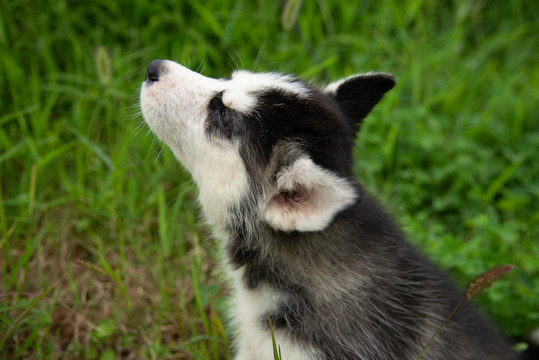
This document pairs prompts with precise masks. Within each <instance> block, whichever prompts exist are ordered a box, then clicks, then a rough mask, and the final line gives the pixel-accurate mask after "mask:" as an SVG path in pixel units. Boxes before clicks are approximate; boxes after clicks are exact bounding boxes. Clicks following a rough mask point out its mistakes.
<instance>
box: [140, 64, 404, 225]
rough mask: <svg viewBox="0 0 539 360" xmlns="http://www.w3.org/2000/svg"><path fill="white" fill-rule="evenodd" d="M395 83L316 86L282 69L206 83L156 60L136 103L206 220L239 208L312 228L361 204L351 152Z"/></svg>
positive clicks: (227, 216) (225, 217) (218, 220)
mask: <svg viewBox="0 0 539 360" xmlns="http://www.w3.org/2000/svg"><path fill="white" fill-rule="evenodd" d="M394 84H395V80H394V78H393V77H392V76H391V75H388V74H366V75H355V76H351V77H349V78H347V79H344V80H341V81H338V82H336V83H332V84H330V85H328V86H327V87H325V88H321V89H317V88H315V87H313V86H311V85H309V84H308V83H305V82H303V81H301V80H299V79H297V78H294V77H291V76H288V75H282V74H278V73H262V74H257V73H251V72H246V71H237V72H234V73H233V74H232V77H231V78H230V79H219V80H216V79H211V78H207V77H204V76H202V75H200V74H198V73H196V72H193V71H191V70H189V69H187V68H185V67H183V66H181V65H179V64H177V63H175V62H172V61H168V60H163V61H162V60H153V61H152V62H151V63H150V65H149V67H148V71H147V74H146V80H145V81H144V83H143V84H142V90H141V95H140V104H141V108H142V113H143V115H144V119H145V121H146V122H147V124H148V125H149V126H150V128H151V129H152V131H153V132H154V133H155V134H156V135H157V136H158V137H159V138H160V139H161V140H163V141H164V142H165V143H166V144H167V145H168V146H169V147H170V149H171V150H172V151H173V152H174V154H175V155H176V157H177V158H178V160H179V161H180V162H181V163H182V164H183V165H184V166H185V167H186V168H187V169H188V170H189V172H191V174H192V176H193V179H194V180H195V182H196V183H197V185H198V186H199V190H200V199H199V200H200V202H201V204H202V206H203V210H204V213H205V215H206V217H207V218H208V221H209V222H210V223H213V224H214V225H226V224H227V223H228V222H230V221H232V218H233V216H232V215H233V213H235V211H237V209H239V208H240V207H241V206H240V205H241V204H243V207H242V208H243V209H245V204H249V206H248V209H247V210H248V211H249V213H250V214H254V216H255V217H256V218H257V219H258V220H260V221H263V222H265V223H267V224H269V225H270V226H271V227H273V228H274V229H277V230H282V231H294V230H297V231H318V230H322V229H324V228H325V227H327V226H328V224H329V223H330V222H331V221H332V219H333V218H334V217H335V215H336V214H337V213H339V212H340V211H342V210H343V209H345V208H347V207H349V206H350V205H352V204H353V203H354V202H355V201H356V200H357V198H358V194H357V187H356V186H355V182H354V180H353V177H352V146H353V143H354V138H355V132H356V131H357V129H358V127H359V125H360V123H361V121H362V119H363V118H364V117H365V116H366V115H367V114H368V113H369V112H370V110H371V109H372V108H373V107H374V105H376V103H378V101H379V100H380V99H381V98H382V96H383V95H384V93H385V92H387V91H388V90H389V89H391V88H392V87H393V86H394Z"/></svg>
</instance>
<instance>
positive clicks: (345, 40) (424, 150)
mask: <svg viewBox="0 0 539 360" xmlns="http://www.w3.org/2000/svg"><path fill="white" fill-rule="evenodd" d="M355 3H359V5H356V4H355ZM404 3H406V5H403V4H404ZM0 8H1V9H2V11H1V12H0V92H1V96H0V188H1V191H0V339H2V344H1V348H0V358H6V359H7V358H9V359H14V358H40V359H81V358H85V359H114V358H148V359H158V358H177V359H184V358H186V359H229V358H230V357H229V355H228V351H227V349H228V347H229V333H228V330H226V327H225V325H224V324H225V323H226V321H225V320H224V319H225V316H224V309H225V308H226V302H225V300H224V299H225V298H226V294H227V290H226V286H225V284H224V283H223V282H222V281H221V270H220V269H219V265H218V261H219V260H218V258H219V255H218V254H217V251H216V249H217V246H216V245H215V243H214V242H213V241H212V240H211V233H210V232H209V231H208V230H207V229H206V228H205V227H204V226H202V225H201V221H200V211H199V209H198V208H197V206H196V204H195V198H196V189H195V186H194V184H193V183H192V181H191V180H190V178H189V176H188V175H187V174H186V173H185V172H184V171H183V170H182V169H181V168H180V166H179V165H178V164H177V163H176V161H175V160H174V158H173V156H172V154H171V153H170V151H169V150H168V149H166V148H163V146H162V145H161V144H160V143H159V142H158V140H157V139H156V138H155V137H154V136H153V135H152V134H148V129H147V127H146V126H145V125H144V124H142V119H141V117H140V115H139V109H138V105H137V101H138V90H139V86H140V83H141V81H142V80H143V78H144V74H145V71H146V66H147V64H148V62H149V61H150V60H152V59H154V58H169V59H173V60H176V61H179V62H181V63H183V64H186V65H189V66H190V67H191V68H193V69H199V70H202V72H203V73H204V74H205V75H207V76H213V77H223V76H228V75H229V73H230V71H231V70H233V69H236V68H247V69H252V70H256V71H270V70H280V71H284V72H292V73H295V74H298V75H300V76H302V77H305V78H309V79H313V80H314V81H315V82H317V83H324V82H329V81H332V80H336V79H338V78H342V77H344V76H347V75H350V74H353V73H355V72H364V71H369V70H377V71H385V72H391V73H393V74H395V75H396V76H397V78H398V84H397V87H396V88H395V89H394V90H392V92H390V93H389V94H388V95H387V96H386V97H385V98H384V100H383V101H382V103H381V104H380V105H379V106H378V107H377V108H376V110H375V111H374V112H373V113H372V114H371V116H370V117H369V118H368V120H367V122H366V123H365V125H364V127H363V130H362V135H361V136H360V138H359V140H358V147H357V150H356V159H357V162H356V170H357V174H358V176H359V177H360V178H361V179H362V181H363V183H364V184H365V185H366V186H367V187H368V188H369V189H370V190H371V191H372V192H374V193H375V194H376V195H377V196H378V197H379V198H380V199H381V200H382V202H384V203H385V204H386V205H387V207H388V208H389V209H391V210H392V211H393V213H394V214H395V215H396V216H397V218H398V219H400V221H401V222H402V223H403V225H404V227H405V229H406V231H407V232H408V233H409V234H410V239H411V240H412V241H413V242H414V243H415V244H417V245H418V247H420V248H421V249H422V250H423V251H424V252H425V253H427V254H428V255H429V256H430V257H431V258H432V259H434V260H435V261H436V262H437V263H438V264H440V265H441V266H442V267H444V268H445V269H447V270H448V271H449V272H451V273H452V274H453V275H454V276H455V278H456V279H457V281H459V283H460V284H461V285H462V287H463V288H464V285H465V284H466V283H467V282H468V281H469V280H471V279H472V278H474V277H475V276H476V275H478V274H479V273H481V272H482V271H484V270H486V269H488V268H490V267H492V266H494V265H498V264H507V263H510V264H514V265H516V269H515V270H514V271H513V272H512V273H511V274H510V275H509V276H508V278H507V279H506V280H502V281H500V282H499V283H497V284H495V285H494V286H493V287H492V288H491V289H489V291H488V292H487V293H486V294H484V295H481V296H480V297H479V298H478V302H479V303H481V304H482V305H483V306H484V308H485V311H487V312H488V313H489V314H491V316H492V318H493V319H494V321H495V322H496V323H497V324H498V326H500V328H502V329H503V330H504V332H505V334H506V335H507V336H509V337H520V336H523V335H526V334H528V333H529V332H530V331H531V330H532V329H533V328H536V327H538V326H539V308H538V307H537V303H538V301H539V261H538V260H537V259H538V258H539V241H538V238H539V208H538V206H537V204H538V202H539V161H538V160H539V158H538V155H537V153H538V151H537V149H539V121H538V120H539V108H538V107H537V104H538V100H539V65H538V64H539V52H538V51H537V49H539V38H538V37H537V36H536V34H537V33H538V30H539V25H538V22H537V14H539V4H536V3H535V2H533V1H524V0H522V1H519V0H514V1H510V2H499V1H486V0H484V1H473V2H471V1H466V0H454V1H451V2H434V1H423V0H413V1H408V2H400V1H396V0H388V1H361V2H353V1H344V0H339V1H331V2H330V1H327V0H318V1H304V2H303V3H302V6H301V8H300V9H299V12H298V15H297V18H295V17H294V16H293V14H287V15H286V16H285V17H284V22H283V23H281V19H282V11H283V8H284V3H281V2H278V1H269V0H268V1H257V2H252V1H241V0H234V1H232V0H221V1H215V2H213V3H208V2H204V5H202V2H199V1H195V0H188V1H173V0H170V1H159V2H155V1H152V2H150V1H146V0H145V1H142V0H138V1H137V0H134V1H129V2H128V1H116V2H110V1H92V2H75V1H61V0H56V1H32V0H28V1H25V0H19V1H7V0H0ZM283 25H284V26H286V27H287V28H289V29H290V30H284V28H283ZM57 282H58V283H57ZM56 284H57V285H56ZM55 285H56V286H55ZM283 357H284V358H286V354H283Z"/></svg>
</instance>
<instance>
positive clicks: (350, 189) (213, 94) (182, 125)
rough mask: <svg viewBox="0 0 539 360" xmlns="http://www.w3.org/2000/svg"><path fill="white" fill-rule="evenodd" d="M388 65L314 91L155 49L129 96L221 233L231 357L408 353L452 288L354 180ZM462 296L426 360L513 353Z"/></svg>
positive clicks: (436, 321) (301, 358)
mask: <svg viewBox="0 0 539 360" xmlns="http://www.w3.org/2000/svg"><path fill="white" fill-rule="evenodd" d="M394 84H395V79H394V78H393V77H392V76H391V75H388V74H376V73H371V74H366V75H355V76H351V77H349V78H347V79H345V80H342V81H339V82H336V83H333V84H330V85H329V86H327V87H325V88H321V89H317V88H314V87H313V86H311V85H309V84H307V83H305V82H303V81H300V80H299V79H297V78H295V77H291V76H288V75H282V74H278V73H263V74H255V73H251V72H247V71H237V72H234V73H233V75H232V77H231V78H230V79H220V80H217V79H211V78H207V77H204V76H202V75H200V74H198V73H196V72H193V71H191V70H189V69H187V68H185V67H183V66H181V65H179V64H177V63H175V62H172V61H168V60H153V61H152V62H151V63H150V65H149V67H148V71H147V74H146V81H144V83H143V84H142V89H141V95H140V103H141V108H142V113H143V115H144V119H145V121H146V122H147V124H148V125H149V127H150V128H151V130H152V131H153V132H154V133H155V134H156V135H157V136H158V137H159V138H160V139H161V140H162V141H164V142H165V143H166V144H167V145H168V146H169V147H170V149H171V150H172V151H173V152H174V154H175V156H176V157H177V158H178V160H179V161H180V162H181V163H182V164H183V165H184V166H185V167H186V168H187V169H188V170H189V172H190V173H191V174H192V177H193V179H194V180H195V182H196V183H197V185H198V187H199V189H200V198H199V201H200V204H201V205H202V209H203V212H204V214H205V217H206V219H207V221H208V223H210V224H211V225H212V226H213V227H214V230H215V233H216V236H217V237H218V238H219V239H220V240H221V244H222V247H223V251H224V254H225V262H224V263H225V268H226V270H227V273H228V274H229V276H230V279H231V282H232V286H233V292H234V299H233V301H232V305H233V309H232V319H233V322H234V326H235V329H236V342H235V343H236V356H235V359H237V360H264V359H273V352H272V339H271V333H270V327H269V321H268V316H269V318H270V319H271V323H272V324H273V328H274V330H275V340H276V342H277V344H278V345H279V346H280V348H281V352H282V356H283V358H284V359H288V360H315V359H316V360H322V359H324V360H329V359H334V360H343V359H399V360H401V359H415V358H417V356H418V355H419V354H420V353H421V350H422V348H423V347H424V346H425V344H426V343H427V341H428V339H429V338H430V337H431V336H432V334H433V333H434V332H435V331H436V329H437V328H438V327H439V326H440V324H442V322H443V321H444V319H445V318H446V317H447V315H448V314H449V313H450V312H451V311H452V309H453V308H454V307H455V305H456V304H457V303H458V302H459V300H460V299H461V294H459V292H458V291H456V290H455V289H454V287H453V285H452V284H451V283H450V282H449V281H448V280H447V278H446V277H445V276H444V275H442V273H441V272H440V271H439V270H438V269H437V268H436V267H435V266H433V265H432V264H431V263H429V262H428V261H426V260H425V259H423V258H422V257H421V256H419V255H418V254H417V253H416V252H415V251H414V250H413V249H412V247H411V246H410V245H409V244H408V243H407V242H406V240H405V238H404V236H403V234H402V232H401V230H399V228H398V226H396V225H395V223H394V222H393V221H392V220H391V219H390V218H389V217H388V216H387V215H386V214H385V213H384V211H383V210H382V209H381V208H380V207H379V206H378V205H377V203H376V202H375V200H373V198H372V197H371V196H369V195H368V194H367V193H366V192H365V190H364V188H363V187H362V186H361V185H360V184H359V183H358V182H357V181H356V180H355V179H354V176H353V172H352V161H353V159H352V147H353V144H354V138H355V133H356V131H357V130H358V127H359V124H360V123H361V121H362V119H363V118H364V117H365V116H366V115H367V114H368V113H369V111H370V110H371V109H372V108H373V107H374V105H376V103H377V102H378V101H379V100H380V99H381V98H382V96H383V95H384V93H385V92H387V91H388V90H390V89H391V88H393V86H394ZM514 356H515V355H514V354H513V353H512V352H511V350H510V348H509V347H508V346H507V345H506V343H505V341H504V340H503V339H502V337H501V336H500V335H498V333H497V332H496V331H495V329H494V328H493V327H492V326H491V325H490V324H489V323H488V322H487V321H486V320H484V319H483V318H482V317H481V316H480V315H479V314H478V313H477V312H476V311H475V310H474V309H473V308H472V307H470V306H469V305H465V306H463V307H462V308H461V309H460V310H459V311H458V312H457V314H456V315H455V317H454V318H453V319H452V320H451V321H450V322H449V324H448V325H447V326H446V327H445V328H444V330H443V331H442V332H441V333H440V334H439V336H438V337H437V338H436V339H435V341H434V342H433V343H432V345H431V346H430V347H429V349H428V350H427V351H426V353H425V355H424V356H423V358H424V359H459V360H462V359H489V360H492V359H504V360H505V359H511V358H514Z"/></svg>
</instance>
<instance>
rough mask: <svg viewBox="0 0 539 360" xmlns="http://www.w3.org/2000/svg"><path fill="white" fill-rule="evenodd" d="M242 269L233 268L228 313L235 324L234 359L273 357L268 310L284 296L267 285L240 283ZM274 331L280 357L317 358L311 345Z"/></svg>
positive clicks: (308, 359) (282, 302)
mask: <svg viewBox="0 0 539 360" xmlns="http://www.w3.org/2000/svg"><path fill="white" fill-rule="evenodd" d="M243 272H244V268H243V267H242V268H240V269H238V270H234V271H232V281H233V286H234V295H233V296H234V297H233V301H232V313H231V315H232V320H233V322H234V323H235V326H236V349H237V354H236V357H235V360H252V359H260V360H266V359H267V360H270V359H274V357H273V343H272V339H271V330H270V327H269V320H268V314H270V313H272V312H273V311H275V310H276V309H278V308H279V307H280V306H282V305H283V304H286V301H287V296H286V294H283V293H280V292H278V291H276V290H275V289H272V288H270V287H269V286H259V287H258V288H257V289H255V290H249V289H247V288H246V287H245V286H244V285H243V280H242V277H243ZM274 334H275V341H276V343H277V345H278V346H279V347H280V349H281V353H282V356H283V358H289V359H296V360H314V359H317V358H318V357H317V356H316V353H317V351H316V350H315V349H314V348H312V347H311V346H307V345H306V344H300V343H298V342H297V341H295V340H294V339H292V338H291V337H290V336H289V335H288V334H287V333H286V331H283V330H275V331H274Z"/></svg>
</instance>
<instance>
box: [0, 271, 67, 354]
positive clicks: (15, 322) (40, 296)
mask: <svg viewBox="0 0 539 360" xmlns="http://www.w3.org/2000/svg"><path fill="white" fill-rule="evenodd" d="M59 283H60V280H58V281H56V282H55V283H54V284H52V285H51V286H50V287H49V288H48V289H46V290H45V291H43V292H42V293H41V295H39V296H38V297H37V298H35V300H34V301H32V302H31V303H30V305H28V306H27V307H26V308H25V309H24V310H23V312H22V313H20V314H19V316H17V318H16V319H15V321H13V322H12V323H11V325H9V327H8V328H7V330H6V332H5V333H4V335H2V339H1V340H0V348H2V347H3V346H4V342H5V341H6V339H7V338H8V336H9V335H10V334H11V332H12V331H13V329H15V326H16V325H17V324H18V323H19V322H20V321H21V320H22V319H23V318H24V317H25V316H26V314H28V313H29V312H30V310H32V309H33V308H34V307H35V306H36V305H37V304H38V303H39V302H40V301H41V300H43V298H45V297H46V296H47V295H48V294H49V293H50V292H51V291H52V290H53V289H54V288H55V287H56V286H57V285H58V284H59Z"/></svg>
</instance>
